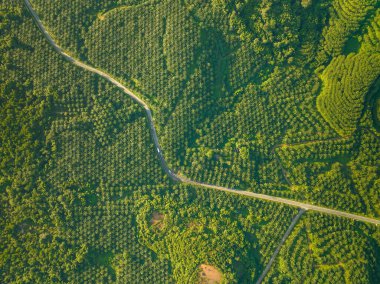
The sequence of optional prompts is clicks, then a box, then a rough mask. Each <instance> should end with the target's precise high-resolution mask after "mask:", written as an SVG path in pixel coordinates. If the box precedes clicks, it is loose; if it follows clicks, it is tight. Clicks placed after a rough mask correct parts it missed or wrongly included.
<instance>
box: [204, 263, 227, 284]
mask: <svg viewBox="0 0 380 284" xmlns="http://www.w3.org/2000/svg"><path fill="white" fill-rule="evenodd" d="M200 268H201V272H200V283H201V284H218V283H221V281H222V273H220V271H219V270H218V269H217V268H216V267H214V266H211V265H208V264H201V266H200Z"/></svg>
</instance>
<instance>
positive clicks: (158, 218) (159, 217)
mask: <svg viewBox="0 0 380 284" xmlns="http://www.w3.org/2000/svg"><path fill="white" fill-rule="evenodd" d="M164 218H165V215H164V214H162V213H160V212H157V211H153V214H152V218H151V219H150V224H151V225H152V226H154V227H157V228H158V229H162V228H163V226H164V223H163V220H164Z"/></svg>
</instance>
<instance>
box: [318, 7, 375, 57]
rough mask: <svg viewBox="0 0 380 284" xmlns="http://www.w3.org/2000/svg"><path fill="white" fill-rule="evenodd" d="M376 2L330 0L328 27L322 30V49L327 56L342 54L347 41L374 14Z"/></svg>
mask: <svg viewBox="0 0 380 284" xmlns="http://www.w3.org/2000/svg"><path fill="white" fill-rule="evenodd" d="M376 5H378V1H377V0H332V6H331V7H330V10H331V12H330V14H331V18H330V19H329V25H328V26H327V27H325V28H324V30H323V37H324V41H323V49H324V51H325V52H327V53H328V55H329V56H338V55H340V54H341V53H342V52H343V48H344V45H345V44H346V42H347V40H348V39H349V38H350V36H352V35H353V34H355V33H356V32H357V31H358V30H359V29H360V28H361V27H362V25H363V23H364V22H365V20H366V19H367V17H368V16H370V15H371V14H373V13H374V11H375V7H376Z"/></svg>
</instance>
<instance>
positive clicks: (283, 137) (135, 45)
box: [32, 0, 380, 216]
mask: <svg viewBox="0 0 380 284" xmlns="http://www.w3.org/2000/svg"><path fill="white" fill-rule="evenodd" d="M32 4H33V5H34V7H35V8H36V10H37V12H38V13H39V15H40V17H41V19H42V20H43V22H44V23H45V24H46V25H47V27H48V29H49V30H51V32H52V34H53V35H54V38H55V39H56V41H57V42H58V43H59V44H60V45H61V46H62V47H63V48H64V49H65V50H68V51H69V52H70V53H72V54H74V55H75V56H77V57H78V58H81V60H83V61H86V62H88V63H90V64H91V65H93V66H97V67H98V68H100V69H102V70H105V71H107V72H108V73H110V74H112V75H113V76H115V77H116V78H118V79H119V80H121V81H122V82H124V83H125V84H126V85H127V86H129V87H130V88H131V89H132V90H134V91H135V92H136V93H138V94H139V95H140V96H141V97H142V98H144V99H145V100H146V101H147V102H148V103H149V105H150V106H151V107H152V109H153V110H154V119H155V123H156V126H157V128H158V136H159V139H160V143H161V145H162V148H163V151H164V153H163V154H164V157H165V159H167V161H168V163H169V166H170V168H171V169H173V170H174V172H176V173H178V174H180V175H183V176H186V177H188V178H191V179H193V180H197V181H203V182H208V183H211V184H217V185H223V186H228V187H232V188H237V189H246V190H252V191H255V192H262V193H268V194H272V195H277V196H286V197H290V198H295V199H299V200H300V199H304V200H306V201H308V202H313V203H317V204H320V205H328V206H330V207H335V208H339V209H344V210H349V211H352V212H356V213H362V214H370V215H373V216H379V214H380V211H379V210H380V208H379V207H378V205H379V204H380V199H379V194H378V192H379V191H378V174H377V170H376V168H377V166H378V164H377V163H376V161H377V160H378V159H379V149H380V144H379V134H378V129H379V126H378V118H377V116H378V114H377V113H378V111H379V110H378V108H376V107H375V106H374V105H375V104H376V103H375V102H377V101H378V96H377V93H378V91H377V90H378V87H377V86H378V80H377V79H378V76H379V74H380V69H379V66H380V62H379V61H380V57H379V19H380V18H379V9H378V5H379V4H378V1H376V0H344V1H343V0H313V1H311V0H309V1H304V0H302V1H301V0H300V1H283V0H260V1H247V0H246V1H243V0H229V1H227V0H218V1H217V0H213V1H198V0H186V1H152V0H151V1H128V0H125V1H117V2H115V1H96V3H94V2H93V1H89V0H87V1H82V0H80V1H79V0H78V1H71V2H70V5H67V2H65V1H47V0H33V1H32ZM67 9H68V10H67ZM62 11H65V13H62ZM67 14H69V15H70V17H67ZM148 54H149V56H147V55H148ZM295 114H296V115H295ZM339 139H341V140H339ZM295 160H297V161H298V162H297V163H296V164H294V162H295ZM337 168H340V169H341V172H342V173H341V174H339V173H337V174H338V176H337V179H338V180H339V182H338V181H336V182H338V184H337V185H336V186H330V182H326V179H328V178H327V176H330V175H334V174H335V173H336V171H337V170H336V169H337ZM363 173H364V174H363ZM330 179H331V178H330ZM333 183H335V182H333ZM340 185H343V189H342V188H341V186H340ZM358 204H359V206H358Z"/></svg>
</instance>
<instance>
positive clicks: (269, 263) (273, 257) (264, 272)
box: [256, 209, 305, 284]
mask: <svg viewBox="0 0 380 284" xmlns="http://www.w3.org/2000/svg"><path fill="white" fill-rule="evenodd" d="M303 213H305V210H304V209H301V210H300V211H299V212H298V214H297V215H296V216H295V217H294V218H293V221H292V223H291V224H290V226H289V228H288V229H287V230H286V232H285V234H284V236H283V237H282V239H281V241H280V244H279V245H278V246H277V248H276V250H275V251H274V253H273V255H272V257H271V258H270V260H269V262H268V264H267V265H266V266H265V269H264V271H263V272H262V273H261V275H260V277H259V279H258V280H257V282H256V284H260V283H261V282H263V279H264V277H265V276H266V275H267V273H268V271H269V269H270V268H271V267H272V265H273V263H274V260H275V259H276V257H277V255H278V253H279V252H280V249H281V247H282V246H283V245H284V243H285V241H286V239H287V238H288V237H289V235H290V233H291V232H292V230H293V228H294V227H295V225H296V224H297V222H298V220H299V219H300V218H301V216H302V214H303Z"/></svg>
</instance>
